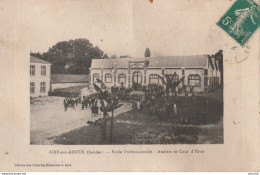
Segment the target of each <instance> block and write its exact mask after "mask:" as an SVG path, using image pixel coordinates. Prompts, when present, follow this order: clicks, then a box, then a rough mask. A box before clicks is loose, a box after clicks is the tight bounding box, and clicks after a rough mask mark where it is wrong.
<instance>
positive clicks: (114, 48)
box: [30, 1, 225, 145]
mask: <svg viewBox="0 0 260 175" xmlns="http://www.w3.org/2000/svg"><path fill="white" fill-rule="evenodd" d="M118 2H120V3H122V5H124V4H126V3H125V2H123V1H118ZM172 3H174V1H173V2H172ZM80 4H82V3H80ZM87 4H88V3H87V2H86V4H84V5H86V7H85V8H90V7H88V6H87ZM94 4H98V2H96V3H91V5H94ZM102 4H103V5H104V4H106V5H107V6H111V5H109V4H107V3H102ZM147 4H148V5H149V6H152V5H154V4H152V3H151V2H148V3H147ZM70 5H75V6H77V7H78V5H79V3H78V4H77V1H76V2H73V3H72V2H71V4H70ZM75 6H74V7H75ZM111 7H112V6H111ZM183 7H185V6H183ZM183 7H182V8H183ZM101 13H102V12H100V11H98V10H86V11H83V13H82V14H81V16H83V17H84V19H86V20H85V21H84V22H83V23H82V24H80V22H81V21H80V20H76V22H78V23H76V22H74V23H76V25H77V26H78V27H77V28H76V29H72V30H71V32H69V33H66V32H63V35H61V34H59V35H58V36H53V37H52V38H49V39H48V40H49V41H51V42H46V38H45V37H41V35H40V34H37V33H36V36H35V37H37V38H33V37H32V40H34V39H35V40H36V41H37V42H33V44H32V46H31V50H30V144H32V145H56V144H57V145H99V144H101V145H103V144H104V145H107V144H109V145H110V144H112V145H113V144H118V145H124V144H223V143H224V138H223V131H224V129H223V90H224V89H223V82H224V80H223V73H224V71H223V57H225V54H224V53H225V51H223V50H222V49H223V48H218V47H214V46H212V48H211V46H210V45H207V43H203V46H199V47H204V48H199V47H197V46H196V43H193V42H189V40H190V38H189V36H190V37H193V39H195V37H198V38H200V37H201V36H197V35H195V33H194V32H193V30H190V33H187V35H183V34H181V33H180V36H175V35H176V33H175V32H173V31H172V30H174V28H176V27H177V26H178V28H185V27H186V25H185V24H184V25H182V24H180V23H179V22H178V21H179V19H178V18H179V17H176V21H175V20H172V21H171V25H172V28H169V29H168V28H167V29H164V30H166V31H164V30H161V29H163V26H161V25H158V26H154V25H152V24H154V23H157V24H160V23H161V21H155V20H154V19H152V20H150V21H149V20H148V21H147V19H148V18H147V19H146V17H140V18H139V17H138V18H137V17H136V19H135V20H136V21H138V23H141V24H140V25H141V26H140V27H136V30H138V33H137V34H136V35H135V42H137V43H138V45H135V47H138V48H134V46H133V44H134V42H133V38H132V36H131V32H130V31H125V30H130V28H129V27H130V26H127V25H130V24H126V26H123V27H121V25H122V22H119V19H118V18H119V17H117V16H116V15H117V10H115V11H113V12H112V14H109V15H100V14H101ZM165 13H172V12H165ZM123 14H125V17H127V15H128V14H127V12H123ZM70 15H72V16H73V17H75V19H77V17H78V15H79V14H70ZM113 15H115V16H114V17H115V18H116V19H118V20H112V18H113ZM136 15H137V16H138V14H136ZM148 15H149V14H147V16H148ZM172 17H173V19H175V16H174V15H173V16H172ZM70 18H71V17H70ZM121 18H122V17H120V20H122V19H121ZM63 20H65V21H66V19H63ZM86 21H89V23H87V22H86ZM93 21H102V22H103V23H102V24H96V25H91V27H89V25H90V24H92V23H93ZM56 23H58V24H59V21H57V22H56ZM58 24H56V28H55V30H63V29H64V25H65V26H66V24H64V21H63V22H62V23H60V25H58ZM142 24H143V26H142ZM149 24H150V27H151V28H149V29H148V27H147V26H146V25H149ZM106 25H108V27H106ZM111 25H112V26H111ZM115 29H116V30H118V33H115ZM93 30H94V31H99V32H98V33H97V32H93ZM82 31H84V32H82ZM45 32H46V31H45ZM47 32H49V33H50V34H47V35H52V32H53V31H47ZM177 35H178V33H177ZM207 35H208V33H206V34H205V36H207ZM75 36H76V37H75ZM100 36H103V37H100ZM118 36H120V37H118ZM170 36H172V37H170ZM121 37H122V38H121ZM149 37H153V38H152V39H151V38H149ZM67 38H69V39H67ZM178 41H179V43H182V44H179V45H178V46H177V48H180V47H183V48H182V49H178V50H177V49H176V42H178ZM184 41H185V42H184ZM93 42H95V44H93ZM186 42H189V44H186ZM210 42H211V41H210ZM215 42H217V41H215ZM49 43H52V44H49ZM169 44H170V45H169ZM133 48H134V49H133Z"/></svg>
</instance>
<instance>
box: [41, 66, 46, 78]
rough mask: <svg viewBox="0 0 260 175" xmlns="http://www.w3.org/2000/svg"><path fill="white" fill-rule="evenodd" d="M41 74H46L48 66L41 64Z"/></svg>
mask: <svg viewBox="0 0 260 175" xmlns="http://www.w3.org/2000/svg"><path fill="white" fill-rule="evenodd" d="M41 75H43V76H46V66H41Z"/></svg>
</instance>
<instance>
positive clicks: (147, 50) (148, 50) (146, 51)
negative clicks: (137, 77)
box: [144, 48, 151, 57]
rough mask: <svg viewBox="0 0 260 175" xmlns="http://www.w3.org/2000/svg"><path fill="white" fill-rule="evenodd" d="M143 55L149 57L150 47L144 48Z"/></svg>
mask: <svg viewBox="0 0 260 175" xmlns="http://www.w3.org/2000/svg"><path fill="white" fill-rule="evenodd" d="M144 56H145V57H150V56H151V52H150V49H149V48H146V49H145V52H144Z"/></svg>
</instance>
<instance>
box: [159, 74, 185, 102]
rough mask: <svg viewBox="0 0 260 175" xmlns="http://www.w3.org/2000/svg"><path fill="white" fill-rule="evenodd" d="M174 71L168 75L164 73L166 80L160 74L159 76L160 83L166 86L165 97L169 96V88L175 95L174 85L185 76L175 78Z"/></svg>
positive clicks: (177, 84)
mask: <svg viewBox="0 0 260 175" xmlns="http://www.w3.org/2000/svg"><path fill="white" fill-rule="evenodd" d="M176 75H177V74H176V72H174V74H171V75H168V74H166V75H165V77H166V81H165V80H164V78H163V77H161V76H160V75H158V76H159V78H160V79H161V80H162V83H163V84H164V85H165V86H166V94H167V98H168V97H169V92H170V90H171V91H172V93H173V92H174V93H175V95H177V92H176V87H178V86H179V84H180V83H181V82H182V81H183V80H184V78H185V76H182V77H181V78H180V79H179V80H177V81H176V80H175V79H174V77H175V76H176Z"/></svg>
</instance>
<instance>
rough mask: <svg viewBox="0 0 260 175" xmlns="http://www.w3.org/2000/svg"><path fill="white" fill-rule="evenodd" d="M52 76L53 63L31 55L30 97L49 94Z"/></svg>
mask: <svg viewBox="0 0 260 175" xmlns="http://www.w3.org/2000/svg"><path fill="white" fill-rule="evenodd" d="M50 77H51V63H50V62H47V61H44V60H41V59H39V58H36V57H33V56H30V97H38V96H47V95H48V92H49V90H50V80H51V78H50Z"/></svg>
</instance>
